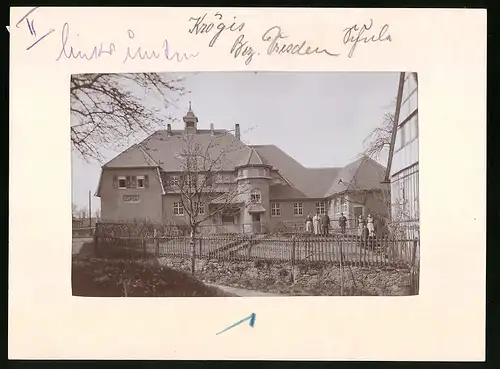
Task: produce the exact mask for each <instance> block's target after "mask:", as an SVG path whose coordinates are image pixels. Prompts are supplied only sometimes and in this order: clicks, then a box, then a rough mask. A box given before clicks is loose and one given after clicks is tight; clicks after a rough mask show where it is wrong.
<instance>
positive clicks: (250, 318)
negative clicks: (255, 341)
mask: <svg viewBox="0 0 500 369" xmlns="http://www.w3.org/2000/svg"><path fill="white" fill-rule="evenodd" d="M255 317H256V315H255V313H252V314H250V315H249V316H247V317H246V318H244V319H241V320H240V321H239V322H236V323H234V324H232V325H230V326H229V327H227V328H226V329H224V330H222V331H220V332H219V333H217V334H221V333H224V332H225V331H228V330H230V329H231V328H234V327H236V326H237V325H240V324H241V323H244V322H246V321H247V320H250V322H249V325H250V327H251V328H253V326H254V325H255Z"/></svg>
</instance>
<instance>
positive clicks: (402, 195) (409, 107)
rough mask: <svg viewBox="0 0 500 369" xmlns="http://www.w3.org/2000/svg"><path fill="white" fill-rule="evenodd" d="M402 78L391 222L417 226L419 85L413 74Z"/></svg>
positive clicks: (394, 157)
mask: <svg viewBox="0 0 500 369" xmlns="http://www.w3.org/2000/svg"><path fill="white" fill-rule="evenodd" d="M404 78H405V81H404V86H403V90H402V99H401V109H400V115H399V120H398V130H397V133H396V142H395V145H394V154H393V159H392V166H391V200H392V204H393V209H392V219H393V221H402V222H408V223H409V224H418V220H419V211H420V207H419V166H418V163H419V139H418V138H419V125H418V123H419V122H418V84H417V77H416V74H415V73H405V76H404Z"/></svg>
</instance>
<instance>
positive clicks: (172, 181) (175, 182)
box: [170, 176, 179, 187]
mask: <svg viewBox="0 0 500 369" xmlns="http://www.w3.org/2000/svg"><path fill="white" fill-rule="evenodd" d="M170 186H176V187H178V186H179V177H178V176H171V177H170Z"/></svg>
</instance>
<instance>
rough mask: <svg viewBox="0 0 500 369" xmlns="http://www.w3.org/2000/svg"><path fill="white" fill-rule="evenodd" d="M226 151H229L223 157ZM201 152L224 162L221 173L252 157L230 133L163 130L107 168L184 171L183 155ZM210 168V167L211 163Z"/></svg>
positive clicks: (129, 150) (125, 152)
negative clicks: (194, 132)
mask: <svg viewBox="0 0 500 369" xmlns="http://www.w3.org/2000/svg"><path fill="white" fill-rule="evenodd" d="M222 150H224V151H225V153H224V154H223V155H221V152H222ZM195 152H196V153H200V154H201V155H203V156H205V153H207V155H206V157H208V158H211V159H212V160H213V161H215V160H217V159H218V158H219V159H220V160H219V161H220V163H219V164H220V166H219V165H218V166H217V168H218V170H222V171H232V170H234V168H235V166H236V165H237V164H238V163H241V162H243V161H244V159H246V158H248V157H249V155H250V153H251V150H250V148H249V147H248V146H247V145H245V144H244V143H243V142H241V141H240V140H238V139H237V138H236V137H235V136H234V135H233V134H232V133H231V132H229V131H227V130H215V131H214V134H212V133H211V131H210V130H198V131H197V132H196V134H188V135H186V134H185V131H184V130H172V131H171V135H169V134H168V133H167V131H166V130H159V131H156V132H155V133H153V134H152V135H151V136H149V137H148V138H146V139H145V140H144V141H142V142H141V143H140V144H137V145H134V146H132V147H131V148H129V149H128V150H125V151H124V152H123V153H122V154H119V155H118V156H117V157H116V158H114V159H113V160H111V161H109V162H108V163H106V164H105V165H104V166H103V168H124V167H129V168H130V167H151V166H157V167H159V168H160V169H161V170H163V171H165V172H180V171H183V167H184V165H185V164H184V161H183V160H180V155H182V154H183V153H195ZM207 165H208V164H207Z"/></svg>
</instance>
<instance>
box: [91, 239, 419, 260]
mask: <svg viewBox="0 0 500 369" xmlns="http://www.w3.org/2000/svg"><path fill="white" fill-rule="evenodd" d="M94 240H95V244H96V248H97V250H98V251H99V252H105V251H106V250H111V249H114V250H115V251H116V250H117V249H118V250H121V251H124V252H136V253H142V254H144V255H147V254H152V255H156V256H159V257H161V256H167V257H168V256H176V257H186V258H190V257H192V253H193V249H192V242H193V240H192V239H191V238H190V237H188V236H165V235H157V234H153V235H151V234H148V235H146V236H145V237H137V236H136V235H134V236H127V235H119V236H110V235H102V234H99V232H96V235H95V238H94ZM418 250H419V240H418V239H416V238H414V239H394V238H389V237H386V238H369V239H367V240H365V239H362V238H361V237H359V236H355V235H347V234H344V235H343V234H334V235H330V236H316V235H279V236H274V235H245V234H226V235H213V236H199V237H195V238H194V253H195V257H196V258H200V259H216V260H266V261H270V262H292V263H296V262H324V263H334V264H340V263H341V261H342V263H344V264H345V265H348V264H349V265H360V266H363V265H380V266H383V265H387V266H389V265H393V266H401V265H404V266H408V267H411V266H412V265H415V263H416V259H417V258H418Z"/></svg>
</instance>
